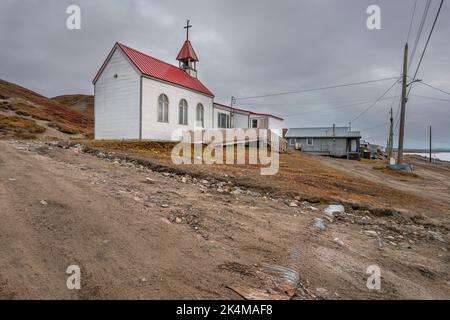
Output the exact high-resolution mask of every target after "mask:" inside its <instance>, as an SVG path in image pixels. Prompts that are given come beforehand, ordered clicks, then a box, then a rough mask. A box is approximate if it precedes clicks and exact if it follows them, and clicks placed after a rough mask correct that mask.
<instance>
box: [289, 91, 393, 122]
mask: <svg viewBox="0 0 450 320" xmlns="http://www.w3.org/2000/svg"><path fill="white" fill-rule="evenodd" d="M395 98H398V96H391V97H386V98H383V99H380V100H388V99H395ZM371 101H372V100H365V101H361V102H355V103H351V104H344V105H340V106H336V107H334V108H328V109H324V110H310V111H302V112H296V113H290V114H283V115H282V116H283V117H290V116H297V115H301V114H307V113H310V112H314V113H319V112H323V111H332V110H337V109H344V108H347V107H352V106H357V105H363V104H367V103H370V102H371Z"/></svg>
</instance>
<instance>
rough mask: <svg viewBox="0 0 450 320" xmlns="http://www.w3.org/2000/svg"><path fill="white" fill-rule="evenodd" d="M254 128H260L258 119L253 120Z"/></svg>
mask: <svg viewBox="0 0 450 320" xmlns="http://www.w3.org/2000/svg"><path fill="white" fill-rule="evenodd" d="M252 128H258V119H252Z"/></svg>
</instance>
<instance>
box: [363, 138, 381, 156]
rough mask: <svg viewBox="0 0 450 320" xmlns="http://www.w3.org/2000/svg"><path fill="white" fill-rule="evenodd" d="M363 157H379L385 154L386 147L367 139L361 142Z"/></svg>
mask: <svg viewBox="0 0 450 320" xmlns="http://www.w3.org/2000/svg"><path fill="white" fill-rule="evenodd" d="M360 150H361V157H362V158H365V159H378V157H379V156H380V155H382V154H383V152H384V151H385V150H384V147H383V146H380V145H378V144H372V143H370V142H368V141H366V140H361V142H360Z"/></svg>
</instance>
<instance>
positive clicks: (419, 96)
mask: <svg viewBox="0 0 450 320" xmlns="http://www.w3.org/2000/svg"><path fill="white" fill-rule="evenodd" d="M411 96H413V97H418V98H422V99H429V100H434V101H443V102H450V99H441V98H436V97H428V96H422V95H419V94H412V95H411Z"/></svg>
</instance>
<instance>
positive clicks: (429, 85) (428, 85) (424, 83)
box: [418, 81, 450, 95]
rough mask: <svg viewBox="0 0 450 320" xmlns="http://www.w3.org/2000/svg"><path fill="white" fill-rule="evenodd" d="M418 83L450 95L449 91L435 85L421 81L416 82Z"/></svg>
mask: <svg viewBox="0 0 450 320" xmlns="http://www.w3.org/2000/svg"><path fill="white" fill-rule="evenodd" d="M418 83H420V84H423V85H424V86H427V87H429V88H431V89H434V90H437V91H440V92H442V93H445V94H448V95H450V92H447V91H444V90H442V89H439V88H436V87H434V86H432V85H431V84H428V83H426V82H423V81H421V82H418Z"/></svg>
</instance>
